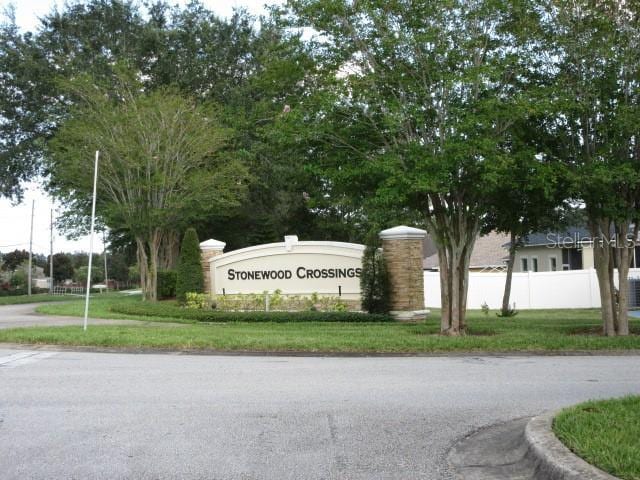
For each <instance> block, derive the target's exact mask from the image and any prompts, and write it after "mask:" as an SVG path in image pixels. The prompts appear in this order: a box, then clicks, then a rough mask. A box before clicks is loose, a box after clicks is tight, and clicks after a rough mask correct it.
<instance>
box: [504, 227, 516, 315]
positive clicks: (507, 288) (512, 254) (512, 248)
mask: <svg viewBox="0 0 640 480" xmlns="http://www.w3.org/2000/svg"><path fill="white" fill-rule="evenodd" d="M510 240H511V243H510V244H509V260H507V262H508V263H507V278H506V279H505V282H504V294H503V295H502V308H501V309H500V313H501V315H502V316H503V317H506V316H508V315H509V313H510V310H511V309H510V307H509V299H510V298H511V284H512V279H513V269H514V267H515V261H516V251H517V250H518V243H519V242H520V239H519V238H517V237H516V234H515V233H513V232H511V239H510Z"/></svg>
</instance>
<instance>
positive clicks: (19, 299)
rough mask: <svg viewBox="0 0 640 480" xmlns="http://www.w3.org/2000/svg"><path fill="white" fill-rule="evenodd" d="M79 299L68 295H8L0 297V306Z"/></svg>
mask: <svg viewBox="0 0 640 480" xmlns="http://www.w3.org/2000/svg"><path fill="white" fill-rule="evenodd" d="M78 298H79V297H76V296H70V295H49V294H47V293H38V294H35V295H15V296H13V295H8V296H4V297H0V305H21V304H25V303H41V302H69V301H73V300H77V299H78Z"/></svg>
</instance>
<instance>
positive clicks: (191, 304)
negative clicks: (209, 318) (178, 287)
mask: <svg viewBox="0 0 640 480" xmlns="http://www.w3.org/2000/svg"><path fill="white" fill-rule="evenodd" d="M185 307H186V308H190V309H194V310H205V309H211V298H209V295H207V294H205V293H195V292H189V293H187V301H186V303H185Z"/></svg>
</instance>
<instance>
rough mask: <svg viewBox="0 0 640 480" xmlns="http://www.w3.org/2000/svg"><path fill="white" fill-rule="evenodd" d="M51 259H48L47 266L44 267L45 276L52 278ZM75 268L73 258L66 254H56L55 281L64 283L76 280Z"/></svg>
mask: <svg viewBox="0 0 640 480" xmlns="http://www.w3.org/2000/svg"><path fill="white" fill-rule="evenodd" d="M49 265H50V263H49V257H47V264H46V265H45V267H44V274H45V275H46V276H50V273H49ZM74 273H75V271H74V268H73V261H72V259H71V256H70V255H68V254H66V253H55V254H54V255H53V281H54V283H55V282H63V281H65V280H70V279H72V278H74ZM85 278H86V274H85Z"/></svg>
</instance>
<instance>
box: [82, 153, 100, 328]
mask: <svg viewBox="0 0 640 480" xmlns="http://www.w3.org/2000/svg"><path fill="white" fill-rule="evenodd" d="M99 156H100V152H99V151H98V150H96V163H95V166H94V169H93V202H92V204H91V234H90V237H89V269H88V270H87V295H86V297H85V302H84V325H83V328H84V330H85V331H86V330H87V318H88V317H89V291H90V290H91V263H92V260H93V229H94V227H95V224H96V189H97V186H98V157H99Z"/></svg>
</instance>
